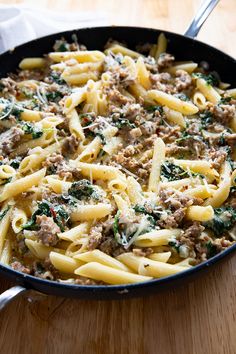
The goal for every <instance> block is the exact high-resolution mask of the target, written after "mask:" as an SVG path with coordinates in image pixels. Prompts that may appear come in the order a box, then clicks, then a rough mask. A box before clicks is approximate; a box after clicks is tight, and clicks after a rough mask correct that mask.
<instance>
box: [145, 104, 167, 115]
mask: <svg viewBox="0 0 236 354" xmlns="http://www.w3.org/2000/svg"><path fill="white" fill-rule="evenodd" d="M146 111H147V112H156V111H158V112H159V113H160V114H163V107H162V106H159V105H156V106H148V107H146Z"/></svg>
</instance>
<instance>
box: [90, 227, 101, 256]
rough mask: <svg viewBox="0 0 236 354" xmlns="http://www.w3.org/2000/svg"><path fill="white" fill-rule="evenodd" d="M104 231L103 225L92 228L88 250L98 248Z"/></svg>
mask: <svg viewBox="0 0 236 354" xmlns="http://www.w3.org/2000/svg"><path fill="white" fill-rule="evenodd" d="M102 230H103V227H102V226H101V225H96V226H93V227H92V228H91V231H90V235H89V242H88V250H89V251H92V250H94V249H95V248H97V247H98V245H99V244H100V243H101V240H102Z"/></svg>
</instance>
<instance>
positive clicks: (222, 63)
mask: <svg viewBox="0 0 236 354" xmlns="http://www.w3.org/2000/svg"><path fill="white" fill-rule="evenodd" d="M218 1H219V0H211V1H207V2H205V3H204V4H203V7H202V8H201V9H200V11H199V12H198V14H197V16H196V17H195V19H194V20H193V22H192V24H191V25H190V27H189V29H188V30H187V32H186V33H185V35H184V36H183V35H179V34H176V33H171V32H168V31H163V30H158V29H150V28H140V27H115V26H114V27H98V28H84V29H79V30H74V31H67V32H61V33H57V34H53V35H49V36H47V37H43V38H39V39H36V40H33V41H31V42H28V43H25V44H23V45H21V46H19V47H17V48H15V49H14V50H13V51H8V52H6V53H4V54H2V55H1V56H0V77H4V76H6V75H7V74H8V73H9V72H13V71H15V69H16V68H17V67H18V64H19V62H20V61H21V60H22V59H23V58H25V57H30V56H42V55H43V54H45V53H48V52H49V51H51V50H52V47H53V45H54V43H55V40H56V39H59V38H61V37H64V38H65V39H66V40H71V35H72V34H76V35H77V37H78V39H79V42H80V43H83V44H85V45H86V46H87V48H88V49H89V50H92V49H93V50H95V49H98V50H103V47H104V45H105V44H106V42H107V40H108V39H109V38H112V39H115V40H118V41H120V42H122V41H125V42H126V44H127V45H128V47H129V48H131V49H135V46H136V45H137V44H140V43H147V42H149V43H155V41H156V39H157V37H158V35H159V34H160V33H161V32H163V33H164V34H165V36H166V37H167V39H168V52H169V53H173V54H174V56H175V58H176V60H194V61H195V62H197V63H200V62H202V61H206V62H208V64H209V67H210V69H211V70H215V71H217V72H218V73H219V74H220V76H221V78H222V79H223V81H224V82H229V83H230V84H231V85H232V87H235V86H236V77H233V73H234V72H235V70H236V60H235V59H233V58H232V57H230V56H228V55H227V54H225V53H223V52H221V51H220V50H218V49H216V48H213V47H211V46H209V45H207V44H205V43H202V42H199V41H197V40H195V39H194V37H195V36H196V35H197V33H198V31H199V29H200V27H201V25H202V24H203V22H204V21H205V19H206V18H207V16H208V15H209V13H210V12H211V11H212V9H213V8H214V6H215V5H216V4H217V2H218ZM190 37H192V38H190ZM235 250H236V244H234V245H233V246H231V247H230V248H228V249H226V250H225V251H223V252H222V253H220V254H217V255H216V256H214V257H213V258H211V259H209V260H207V261H205V262H204V263H201V264H199V265H197V266H195V267H193V268H191V269H189V270H186V271H184V272H182V273H178V274H176V275H172V276H168V277H165V278H162V279H155V280H151V281H149V282H146V283H138V284H130V285H96V286H92V285H70V284H65V283H57V282H52V281H49V280H44V279H39V278H36V277H33V276H31V275H26V274H23V273H20V272H17V271H15V270H13V269H11V268H10V267H7V266H4V265H1V264H0V275H1V276H4V277H5V278H7V279H8V280H10V281H14V283H15V284H16V285H15V286H14V287H12V288H11V289H8V290H7V291H5V292H4V293H3V294H1V295H0V310H1V309H2V308H3V307H4V306H5V305H6V304H7V303H8V302H9V301H11V300H12V299H13V298H14V297H15V296H17V295H19V294H21V293H23V292H25V291H27V290H36V291H39V292H42V293H45V294H50V295H58V296H64V297H73V298H80V299H103V300H105V299H124V298H128V297H137V296H144V295H148V294H151V293H153V292H156V291H160V290H163V289H166V288H168V287H175V286H177V285H178V284H183V282H186V281H188V280H192V279H193V278H194V277H196V276H197V275H200V274H201V273H202V272H203V271H206V270H207V269H208V268H209V267H210V266H212V265H213V264H215V263H218V262H219V261H221V260H222V259H225V258H226V257H227V256H228V255H229V254H232V253H233V252H234V251H235Z"/></svg>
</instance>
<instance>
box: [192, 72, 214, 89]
mask: <svg viewBox="0 0 236 354" xmlns="http://www.w3.org/2000/svg"><path fill="white" fill-rule="evenodd" d="M192 76H193V77H194V78H200V79H204V80H205V81H206V82H207V84H208V85H211V86H218V85H219V79H218V78H217V77H216V75H215V74H214V73H211V74H208V75H207V74H202V73H193V74H192Z"/></svg>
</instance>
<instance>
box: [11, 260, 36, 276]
mask: <svg viewBox="0 0 236 354" xmlns="http://www.w3.org/2000/svg"><path fill="white" fill-rule="evenodd" d="M11 267H12V269H14V270H16V271H17V272H22V273H25V274H30V273H31V271H30V268H28V267H25V266H24V265H23V264H21V263H20V262H18V261H15V262H13V263H11Z"/></svg>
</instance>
